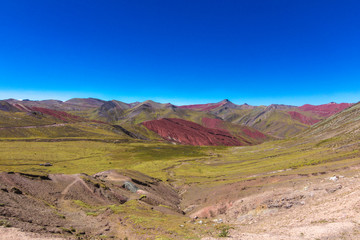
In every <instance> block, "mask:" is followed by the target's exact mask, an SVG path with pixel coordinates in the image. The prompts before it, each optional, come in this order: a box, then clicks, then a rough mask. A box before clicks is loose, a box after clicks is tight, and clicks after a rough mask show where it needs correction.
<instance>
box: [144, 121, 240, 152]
mask: <svg viewBox="0 0 360 240" xmlns="http://www.w3.org/2000/svg"><path fill="white" fill-rule="evenodd" d="M142 124H143V125H144V126H145V127H146V128H148V129H149V130H151V131H153V132H156V133H157V134H159V135H160V136H161V137H163V138H164V139H165V140H167V141H171V142H176V143H181V144H189V145H208V146H240V145H242V144H241V143H240V142H239V140H237V139H236V138H235V137H234V136H232V135H231V134H230V133H229V132H228V131H225V130H219V129H211V128H207V127H203V126H201V125H199V124H197V123H194V122H190V121H186V120H183V119H177V118H163V119H160V120H152V121H146V122H143V123H142Z"/></svg>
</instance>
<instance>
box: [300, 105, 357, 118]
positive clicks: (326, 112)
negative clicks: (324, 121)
mask: <svg viewBox="0 0 360 240" xmlns="http://www.w3.org/2000/svg"><path fill="white" fill-rule="evenodd" d="M352 105H353V104H352V103H333V102H332V103H328V104H323V105H311V104H305V105H303V106H301V107H299V109H300V110H302V111H305V112H312V113H314V114H317V115H319V116H321V117H325V118H327V117H330V116H331V115H334V114H335V113H338V112H341V111H342V110H344V109H345V108H348V107H351V106H352Z"/></svg>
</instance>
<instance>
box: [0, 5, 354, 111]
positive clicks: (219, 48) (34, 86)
mask: <svg viewBox="0 0 360 240" xmlns="http://www.w3.org/2000/svg"><path fill="white" fill-rule="evenodd" d="M359 12H360V1H358V0H291V1H290V0H266V1H265V0H257V1H254V0H246V1H245V0H226V1H224V0H217V1H213V0H204V1H203V0H196V1H195V0H163V1H160V0H141V1H140V0H139V1H137V0H104V1H99V0H96V1H94V0H61V1H51V0H50V1H49V0H31V1H29V0H9V1H7V0H0V39H1V41H0V43H1V44H0V83H1V85H0V86H1V87H0V98H2V99H3V98H8V97H14V98H31V99H46V98H57V99H62V100H66V99H68V98H71V97H99V98H103V99H118V100H123V101H129V102H130V101H135V100H140V101H141V100H146V99H153V100H157V101H162V102H169V101H170V102H172V103H174V104H185V103H205V102H215V101H220V100H222V99H224V98H228V99H230V100H232V101H233V102H235V103H243V102H247V103H249V104H256V105H259V104H270V103H284V104H295V105H301V104H304V103H314V104H320V103H327V102H330V101H337V102H357V101H359V100H360V13H359Z"/></svg>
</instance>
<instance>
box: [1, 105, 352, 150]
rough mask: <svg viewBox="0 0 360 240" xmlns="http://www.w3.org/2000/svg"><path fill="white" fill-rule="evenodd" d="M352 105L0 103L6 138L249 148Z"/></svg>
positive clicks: (292, 133) (296, 131) (300, 129)
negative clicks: (85, 139) (109, 140)
mask: <svg viewBox="0 0 360 240" xmlns="http://www.w3.org/2000/svg"><path fill="white" fill-rule="evenodd" d="M352 105H353V104H352V103H340V104H338V103H333V102H332V103H328V104H323V105H310V104H306V105H303V106H300V107H297V106H291V105H279V104H272V105H269V106H251V105H248V104H246V103H245V104H242V105H237V104H234V103H232V102H231V101H229V100H228V99H225V100H223V101H220V102H217V103H208V104H194V105H183V106H176V105H173V104H171V103H158V102H154V101H151V100H148V101H144V102H134V103H125V102H121V101H117V100H112V101H105V100H101V99H95V98H73V99H70V100H68V101H60V100H42V101H32V100H28V99H25V100H15V99H6V100H2V101H0V111H1V112H0V113H1V114H0V136H1V137H5V138H29V137H30V138H94V139H108V138H109V139H120V140H121V141H143V140H149V141H152V140H153V141H168V142H172V143H175V144H189V145H253V144H258V143H261V142H264V141H267V140H271V139H282V138H289V137H293V136H296V135H297V134H299V133H302V132H304V131H306V130H307V129H309V127H310V126H312V125H317V124H319V122H321V121H325V120H326V119H328V118H329V117H331V116H332V115H334V114H336V113H338V112H341V111H343V110H345V109H347V108H349V107H351V106H352Z"/></svg>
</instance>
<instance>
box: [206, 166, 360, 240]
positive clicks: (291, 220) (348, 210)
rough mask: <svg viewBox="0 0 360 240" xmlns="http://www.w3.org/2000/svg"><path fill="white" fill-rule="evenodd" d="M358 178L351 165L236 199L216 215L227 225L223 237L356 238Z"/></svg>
mask: <svg viewBox="0 0 360 240" xmlns="http://www.w3.org/2000/svg"><path fill="white" fill-rule="evenodd" d="M359 180H360V172H359V168H354V169H351V170H347V171H346V172H336V173H335V175H332V174H331V175H329V174H324V175H320V176H316V177H307V178H303V179H301V180H297V181H292V180H290V181H289V182H288V183H287V184H285V185H284V186H283V187H280V188H274V189H268V190H266V191H264V192H262V193H259V194H255V195H252V196H249V197H244V198H241V199H238V200H237V201H235V202H233V203H232V204H231V206H230V207H229V208H228V210H227V211H226V213H225V214H223V215H220V216H217V218H221V219H222V220H223V221H224V222H226V223H227V224H229V225H230V226H231V227H232V228H231V229H230V230H229V232H228V234H226V235H228V238H222V239H239V240H260V239H261V240H263V239H271V240H272V239H273V240H282V239H283V240H295V239H299V240H300V239H309V240H310V239H312V240H315V239H319V240H320V239H321V240H325V239H326V240H330V239H334V240H335V239H360V215H359V212H360V181H359ZM210 239H216V238H203V240H210Z"/></svg>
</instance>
